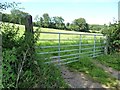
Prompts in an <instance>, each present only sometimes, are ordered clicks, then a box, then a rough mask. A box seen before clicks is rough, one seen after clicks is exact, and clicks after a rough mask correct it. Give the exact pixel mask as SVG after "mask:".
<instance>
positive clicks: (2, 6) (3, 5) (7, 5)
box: [0, 2, 20, 10]
mask: <svg viewBox="0 0 120 90" xmlns="http://www.w3.org/2000/svg"><path fill="white" fill-rule="evenodd" d="M18 4H20V3H16V2H12V3H9V2H4V3H0V10H6V9H8V8H15V7H17V6H18Z"/></svg>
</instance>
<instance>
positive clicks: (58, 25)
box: [2, 9, 103, 32]
mask: <svg viewBox="0 0 120 90" xmlns="http://www.w3.org/2000/svg"><path fill="white" fill-rule="evenodd" d="M26 15H29V13H27V12H23V11H21V10H17V9H12V10H11V13H10V14H6V13H3V14H2V21H3V22H10V23H16V24H21V25H24V24H25V19H24V18H25V16H26ZM64 21H65V20H64V18H63V17H61V16H54V17H50V16H49V14H48V13H44V14H43V15H42V16H39V15H36V17H35V21H34V22H33V25H34V26H40V27H43V28H54V29H62V30H71V31H79V32H80V31H82V32H89V30H93V31H94V30H97V31H99V30H101V29H102V28H103V25H90V24H88V23H87V22H86V20H85V19H84V18H77V19H75V20H73V22H72V23H69V22H67V23H64Z"/></svg>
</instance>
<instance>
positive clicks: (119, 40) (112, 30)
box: [102, 22, 120, 52]
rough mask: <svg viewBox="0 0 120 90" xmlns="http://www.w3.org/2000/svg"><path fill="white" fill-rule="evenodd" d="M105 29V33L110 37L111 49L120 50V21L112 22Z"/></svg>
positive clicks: (111, 50)
mask: <svg viewBox="0 0 120 90" xmlns="http://www.w3.org/2000/svg"><path fill="white" fill-rule="evenodd" d="M105 29H106V30H103V32H102V33H103V34H105V35H106V36H107V37H108V44H109V51H110V52H113V51H120V22H118V23H117V22H115V23H113V24H110V25H109V27H108V28H105Z"/></svg>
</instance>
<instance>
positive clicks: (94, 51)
mask: <svg viewBox="0 0 120 90" xmlns="http://www.w3.org/2000/svg"><path fill="white" fill-rule="evenodd" d="M95 48H96V35H94V48H93V57H95V56H96V55H95V53H96V50H95Z"/></svg>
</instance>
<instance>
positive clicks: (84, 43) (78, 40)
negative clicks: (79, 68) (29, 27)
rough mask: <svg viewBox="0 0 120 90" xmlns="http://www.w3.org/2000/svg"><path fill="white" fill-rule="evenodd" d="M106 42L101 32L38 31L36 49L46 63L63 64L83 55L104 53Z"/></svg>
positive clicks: (74, 60)
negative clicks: (38, 36)
mask: <svg viewBox="0 0 120 90" xmlns="http://www.w3.org/2000/svg"><path fill="white" fill-rule="evenodd" d="M106 42H107V41H106V37H105V36H103V35H102V34H86V33H85V34H78V33H57V32H40V39H39V41H38V43H39V45H37V46H36V51H37V53H38V54H39V55H42V56H43V57H45V58H44V60H45V63H46V64H49V63H51V64H53V63H55V64H57V65H63V64H68V63H72V62H76V61H78V60H80V58H81V57H84V56H89V57H91V58H95V57H97V56H100V55H101V54H105V52H107V51H106V50H107V49H106ZM42 60H43V59H42Z"/></svg>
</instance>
